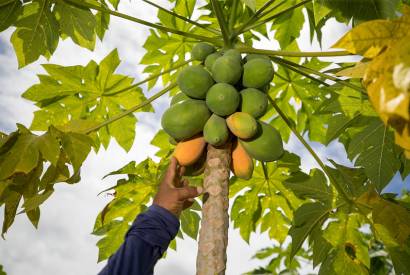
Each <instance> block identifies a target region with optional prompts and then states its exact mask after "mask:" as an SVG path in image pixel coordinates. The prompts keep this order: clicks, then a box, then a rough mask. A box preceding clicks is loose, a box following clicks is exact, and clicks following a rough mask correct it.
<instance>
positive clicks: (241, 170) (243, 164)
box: [231, 141, 253, 180]
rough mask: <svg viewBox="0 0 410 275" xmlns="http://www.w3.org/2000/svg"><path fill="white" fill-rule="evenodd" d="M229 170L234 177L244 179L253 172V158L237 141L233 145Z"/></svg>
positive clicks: (248, 177) (249, 176)
mask: <svg viewBox="0 0 410 275" xmlns="http://www.w3.org/2000/svg"><path fill="white" fill-rule="evenodd" d="M231 170H232V172H233V174H234V175H235V176H236V177H238V178H240V179H244V180H248V179H250V178H251V177H252V174H253V160H252V158H251V157H250V156H249V154H248V153H247V152H246V150H245V149H244V148H243V147H242V145H241V144H240V143H239V142H238V141H235V143H234V145H233V150H232V161H231Z"/></svg>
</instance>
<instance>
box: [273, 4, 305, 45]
mask: <svg viewBox="0 0 410 275" xmlns="http://www.w3.org/2000/svg"><path fill="white" fill-rule="evenodd" d="M287 2H289V4H288V3H287V4H288V5H290V6H291V5H295V4H296V3H297V2H298V1H296V0H293V1H287ZM304 23H305V17H304V16H303V12H302V9H301V8H298V9H294V10H292V11H290V12H287V13H284V14H282V15H281V16H279V17H278V18H276V19H275V20H274V21H273V24H272V30H276V32H275V39H276V40H277V41H278V42H279V44H280V46H281V48H282V49H284V48H286V47H287V46H289V45H290V43H292V42H293V41H294V40H296V39H297V38H299V35H300V32H301V30H302V28H303V24H304Z"/></svg>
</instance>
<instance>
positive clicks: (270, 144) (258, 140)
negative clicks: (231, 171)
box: [239, 121, 284, 161]
mask: <svg viewBox="0 0 410 275" xmlns="http://www.w3.org/2000/svg"><path fill="white" fill-rule="evenodd" d="M239 142H240V143H241V145H242V146H243V148H245V150H246V152H248V154H249V155H250V156H251V157H253V158H254V159H257V160H259V161H275V160H278V159H279V158H280V157H281V156H282V155H283V153H284V150H283V144H282V138H281V136H280V134H279V131H278V130H276V129H275V128H273V127H272V126H271V125H269V124H267V123H265V122H262V121H260V122H258V131H257V133H256V135H255V136H254V137H253V138H251V139H246V140H244V139H240V140H239Z"/></svg>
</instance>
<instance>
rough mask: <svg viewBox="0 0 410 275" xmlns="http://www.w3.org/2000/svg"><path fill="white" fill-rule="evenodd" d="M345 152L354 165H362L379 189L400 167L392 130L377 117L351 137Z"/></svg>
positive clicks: (381, 188)
mask: <svg viewBox="0 0 410 275" xmlns="http://www.w3.org/2000/svg"><path fill="white" fill-rule="evenodd" d="M347 152H348V156H349V158H350V159H351V160H354V162H355V165H356V166H361V167H364V169H365V172H366V175H367V176H368V177H369V179H370V180H371V181H372V183H373V184H375V185H376V186H377V190H379V191H381V190H383V188H384V187H385V186H386V185H387V184H388V183H389V182H390V180H391V179H392V178H393V177H394V175H395V174H396V173H397V171H398V170H399V169H400V165H401V163H400V160H399V159H398V158H397V155H398V152H397V151H396V148H395V144H394V135H393V132H392V131H391V130H389V128H388V127H387V126H386V125H384V123H383V122H382V121H381V120H379V119H377V118H376V119H374V120H372V121H371V122H370V124H369V125H368V126H367V127H366V128H365V129H363V131H361V132H359V133H357V134H356V135H354V136H353V137H352V139H351V141H350V144H349V148H348V151H347Z"/></svg>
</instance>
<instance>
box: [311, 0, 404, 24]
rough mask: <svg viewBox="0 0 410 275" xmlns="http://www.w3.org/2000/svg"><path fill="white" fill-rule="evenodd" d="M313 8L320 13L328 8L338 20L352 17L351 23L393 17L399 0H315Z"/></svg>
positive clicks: (347, 19)
mask: <svg viewBox="0 0 410 275" xmlns="http://www.w3.org/2000/svg"><path fill="white" fill-rule="evenodd" d="M314 3H315V6H316V7H315V9H316V10H318V13H320V14H322V15H327V14H328V13H329V12H328V10H331V11H332V15H333V16H335V17H336V18H337V19H338V20H339V21H342V22H345V23H348V22H349V21H350V20H351V19H353V24H354V25H357V24H358V23H360V22H363V21H367V20H373V19H384V18H394V17H395V16H396V13H395V12H396V10H397V7H398V4H399V3H400V0H391V1H384V0H316V1H315V2H314Z"/></svg>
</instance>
